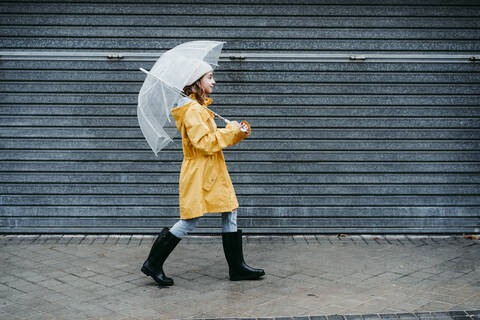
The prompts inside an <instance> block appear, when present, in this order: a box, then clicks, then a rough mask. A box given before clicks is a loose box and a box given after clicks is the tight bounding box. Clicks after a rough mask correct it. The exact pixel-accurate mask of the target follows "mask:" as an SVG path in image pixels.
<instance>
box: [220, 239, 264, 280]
mask: <svg viewBox="0 0 480 320" xmlns="http://www.w3.org/2000/svg"><path fill="white" fill-rule="evenodd" d="M222 242H223V252H224V253H225V258H226V259H227V263H228V270H229V275H230V280H232V281H239V280H254V279H258V278H260V277H261V276H263V275H264V274H265V271H263V269H255V268H252V267H250V266H248V265H247V264H246V263H245V261H244V260H243V249H242V230H237V231H236V232H223V233H222Z"/></svg>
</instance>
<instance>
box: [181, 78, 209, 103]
mask: <svg viewBox="0 0 480 320" xmlns="http://www.w3.org/2000/svg"><path fill="white" fill-rule="evenodd" d="M200 79H202V78H200ZM200 79H198V80H197V81H195V82H194V83H193V84H191V85H189V86H186V87H185V88H183V92H184V93H185V94H186V95H187V96H189V95H191V94H192V93H193V94H194V95H195V98H197V101H198V102H199V103H200V104H202V105H203V104H204V103H205V101H206V100H207V94H206V93H205V90H203V89H202V87H201V86H200Z"/></svg>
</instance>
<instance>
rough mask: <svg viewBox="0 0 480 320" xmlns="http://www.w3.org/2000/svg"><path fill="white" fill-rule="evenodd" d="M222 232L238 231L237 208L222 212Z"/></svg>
mask: <svg viewBox="0 0 480 320" xmlns="http://www.w3.org/2000/svg"><path fill="white" fill-rule="evenodd" d="M222 232H237V210H233V211H232V212H223V213H222Z"/></svg>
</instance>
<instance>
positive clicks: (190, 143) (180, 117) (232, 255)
mask: <svg viewBox="0 0 480 320" xmlns="http://www.w3.org/2000/svg"><path fill="white" fill-rule="evenodd" d="M195 65H196V67H195V68H194V72H193V74H192V76H191V77H190V79H189V80H188V81H187V84H186V87H185V88H184V89H183V91H184V93H185V94H186V95H188V97H183V98H181V99H180V100H179V101H178V102H177V103H176V105H175V106H174V108H173V109H172V115H173V117H174V118H175V121H176V125H177V128H178V130H179V131H180V133H181V134H182V147H183V156H184V158H183V162H182V168H181V170H180V181H179V189H180V190H179V191H180V192H179V198H180V220H179V221H178V222H177V223H175V224H174V225H173V227H172V228H171V229H170V230H169V229H168V228H164V229H163V230H162V232H161V233H160V234H159V236H158V237H157V239H156V240H155V242H154V244H153V246H152V248H151V250H150V254H149V256H148V258H147V260H146V261H145V262H144V264H143V266H142V269H141V271H142V272H143V273H145V274H146V275H148V276H151V277H152V278H153V279H154V280H155V281H156V282H157V283H158V284H160V285H163V286H169V285H173V279H172V278H169V277H167V276H166V275H165V273H164V272H163V263H164V261H165V259H166V258H167V257H168V255H169V254H170V253H171V252H172V251H173V249H174V248H175V246H176V245H177V244H178V242H180V240H181V239H182V238H183V237H185V236H186V235H187V233H188V232H190V231H192V230H193V229H194V228H195V226H196V225H197V223H198V221H199V219H200V217H201V216H203V215H204V214H205V213H213V212H221V213H222V225H223V226H222V243H223V250H224V253H225V258H226V260H227V263H228V266H229V276H230V280H233V281H236V280H252V279H257V278H260V277H261V276H263V275H264V274H265V272H264V270H262V269H255V268H251V267H250V266H248V265H247V264H246V263H245V261H244V259H243V251H242V230H237V208H238V206H239V205H238V201H237V198H236V195H235V191H234V189H233V185H232V181H231V180H230V176H229V174H228V171H227V166H226V165H225V159H224V157H223V152H222V149H224V148H226V147H229V146H231V145H234V144H236V143H238V142H240V141H242V140H243V139H245V138H246V137H247V135H248V133H247V132H248V128H247V127H246V126H245V125H241V124H239V123H238V122H236V121H231V122H230V123H228V124H227V126H226V127H225V128H222V129H217V126H216V124H215V121H214V114H213V113H212V112H211V111H210V110H208V108H207V106H208V105H210V104H211V103H212V101H213V100H212V99H211V98H209V97H208V96H207V95H209V94H211V93H212V92H213V88H214V86H215V83H216V82H215V80H214V79H213V69H212V67H211V66H210V65H209V64H208V63H206V62H204V61H202V60H198V61H196V64H195Z"/></svg>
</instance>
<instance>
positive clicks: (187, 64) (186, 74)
mask: <svg viewBox="0 0 480 320" xmlns="http://www.w3.org/2000/svg"><path fill="white" fill-rule="evenodd" d="M223 44H224V42H218V41H191V42H185V43H182V44H180V45H178V46H176V47H174V48H173V49H170V50H168V51H166V52H165V53H163V54H162V55H161V56H160V58H159V59H158V60H157V61H156V62H155V64H154V65H153V67H152V69H151V70H150V71H147V70H145V69H143V68H140V70H141V71H142V72H144V73H146V74H147V77H146V79H145V81H144V83H143V85H142V88H141V89H140V93H139V95H138V107H137V117H138V123H139V125H140V128H141V130H142V133H143V135H144V136H145V139H146V140H147V142H148V145H149V146H150V148H151V149H152V151H153V152H154V153H155V155H158V152H159V151H160V150H162V149H163V148H164V147H165V146H166V145H168V144H169V143H170V142H172V141H173V138H174V137H175V136H176V135H177V132H178V130H177V128H176V126H175V120H174V119H173V116H172V115H171V113H170V111H171V109H172V108H173V106H174V105H175V102H177V101H178V99H179V98H180V97H181V96H185V94H184V93H183V88H184V87H185V84H186V83H187V82H188V80H189V78H190V76H192V75H193V72H194V70H195V68H196V66H197V65H198V63H199V61H200V60H203V61H205V62H207V63H208V64H210V65H212V67H215V66H217V65H218V64H217V63H218V59H219V57H220V53H221V51H222V47H223ZM215 115H216V116H219V115H218V114H215ZM219 117H220V116H219ZM220 118H222V119H224V120H225V121H226V122H229V121H228V120H227V119H225V118H223V117H220Z"/></svg>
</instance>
